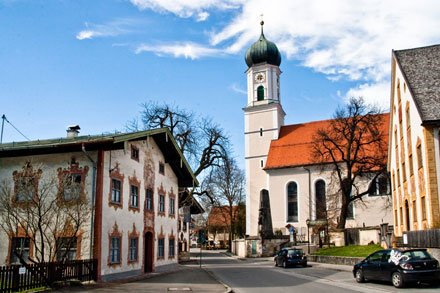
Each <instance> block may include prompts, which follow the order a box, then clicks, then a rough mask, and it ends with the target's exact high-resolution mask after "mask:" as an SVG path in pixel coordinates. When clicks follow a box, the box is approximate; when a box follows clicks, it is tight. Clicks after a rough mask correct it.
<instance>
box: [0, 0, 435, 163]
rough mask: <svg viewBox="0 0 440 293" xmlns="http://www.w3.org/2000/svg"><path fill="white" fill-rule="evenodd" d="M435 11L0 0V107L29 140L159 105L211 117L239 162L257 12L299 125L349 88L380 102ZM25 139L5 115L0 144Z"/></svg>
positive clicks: (383, 4) (191, 1)
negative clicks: (401, 55) (395, 53)
mask: <svg viewBox="0 0 440 293" xmlns="http://www.w3.org/2000/svg"><path fill="white" fill-rule="evenodd" d="M261 15H263V16H261ZM439 15H440V2H438V0H433V1H429V0H419V1H412V0H408V1H407V0H400V1H393V0H390V1H386V0H380V1H377V0H367V1H362V0H357V1H352V0H334V1H317V0H304V1H303V0H291V1H282V0H271V1H267V0H226V1H219V0H93V1H92V0H75V1H74V0H70V1H69V0H0V115H2V114H5V115H6V117H7V119H8V120H9V121H10V122H11V123H12V124H13V125H14V126H15V127H16V128H17V129H19V130H20V131H21V132H22V133H23V134H24V135H25V136H26V137H28V138H29V139H31V140H36V139H46V138H57V137H64V136H65V134H66V132H65V130H66V128H67V126H68V125H72V124H79V125H80V127H81V133H80V134H81V135H96V134H101V133H111V132H116V131H125V126H126V125H127V121H129V120H131V119H133V118H134V117H137V116H138V115H139V111H140V110H141V107H140V105H141V104H142V103H144V102H147V101H157V102H159V103H162V102H164V103H168V104H173V105H176V106H178V107H180V108H184V109H188V110H193V111H194V112H196V113H197V114H199V115H200V116H209V117H211V118H212V119H213V121H215V122H216V123H218V124H219V125H220V126H221V127H222V128H223V129H224V130H225V131H226V133H227V134H228V135H229V136H230V138H231V142H232V144H233V146H234V155H235V156H236V157H237V158H238V159H239V160H244V113H243V110H242V108H243V107H245V106H246V102H247V96H246V88H247V84H246V74H245V73H244V72H245V71H246V70H247V66H246V63H245V62H244V55H245V52H246V50H247V48H249V47H250V46H251V45H252V43H253V42H255V41H257V40H258V37H259V34H260V24H259V22H260V21H261V18H263V19H264V22H265V25H264V33H265V36H266V38H267V39H268V40H270V41H273V42H275V43H276V45H277V46H278V48H279V50H280V52H281V56H282V62H281V65H280V69H281V71H282V72H283V74H282V75H281V80H280V83H281V101H282V106H283V108H284V111H285V112H286V114H287V115H286V118H285V123H286V124H296V123H303V122H309V121H315V120H323V119H329V118H331V117H332V115H333V113H334V111H335V109H336V108H337V107H338V105H343V104H344V103H345V102H346V101H347V98H349V97H353V96H356V97H357V96H362V97H364V98H365V100H366V101H367V102H368V103H371V104H375V105H379V106H381V107H382V108H383V109H385V110H386V109H387V108H388V104H389V99H390V77H391V73H390V69H391V54H392V50H393V49H394V50H400V49H407V48H414V47H421V46H428V45H433V44H439V43H440V34H439V30H438V28H439V27H440V17H439ZM23 140H25V138H24V137H23V136H22V135H21V134H20V133H18V132H17V131H16V130H15V129H14V128H13V127H12V126H11V125H10V124H8V123H6V124H5V127H4V135H3V142H4V143H5V142H12V141H23Z"/></svg>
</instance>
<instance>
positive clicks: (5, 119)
mask: <svg viewBox="0 0 440 293" xmlns="http://www.w3.org/2000/svg"><path fill="white" fill-rule="evenodd" d="M2 120H3V121H2V134H1V139H0V143H3V127H4V123H5V121H6V122H8V123H9V124H10V125H11V126H12V127H13V128H14V129H15V130H17V132H18V133H20V134H21V135H22V136H23V137H24V138H26V139H27V140H29V141H30V139H29V138H28V137H27V136H26V135H24V134H23V132H21V131H20V130H18V128H17V127H15V126H14V125H13V124H12V123H11V122H10V121H9V120H8V119H7V118H6V115H5V114H3V116H2Z"/></svg>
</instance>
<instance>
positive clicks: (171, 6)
mask: <svg viewBox="0 0 440 293" xmlns="http://www.w3.org/2000/svg"><path fill="white" fill-rule="evenodd" d="M130 2H131V3H132V4H133V5H135V6H136V7H137V8H139V9H140V10H145V9H151V10H153V11H156V12H159V13H173V14H175V15H177V16H179V17H184V18H188V17H192V16H196V17H197V20H198V21H203V20H205V19H206V17H207V16H209V13H207V12H206V10H207V9H218V10H225V9H233V8H238V7H239V6H238V4H239V3H240V2H241V0H130ZM204 11H205V12H204ZM203 17H205V19H203Z"/></svg>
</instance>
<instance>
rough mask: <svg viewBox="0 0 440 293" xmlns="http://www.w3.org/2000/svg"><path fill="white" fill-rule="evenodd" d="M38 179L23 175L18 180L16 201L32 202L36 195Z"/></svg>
mask: <svg viewBox="0 0 440 293" xmlns="http://www.w3.org/2000/svg"><path fill="white" fill-rule="evenodd" d="M36 191H37V189H36V180H35V177H33V176H22V177H20V178H19V179H18V180H17V181H16V190H15V201H17V202H32V201H33V200H34V198H35V196H36Z"/></svg>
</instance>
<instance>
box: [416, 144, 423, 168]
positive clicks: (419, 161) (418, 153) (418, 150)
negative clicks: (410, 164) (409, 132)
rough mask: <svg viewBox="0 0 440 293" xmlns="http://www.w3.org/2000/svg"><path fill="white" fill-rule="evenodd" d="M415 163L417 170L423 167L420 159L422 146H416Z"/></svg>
mask: <svg viewBox="0 0 440 293" xmlns="http://www.w3.org/2000/svg"><path fill="white" fill-rule="evenodd" d="M417 162H418V165H419V166H418V167H419V169H420V168H422V167H423V158H422V146H421V145H420V144H419V145H418V146H417Z"/></svg>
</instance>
